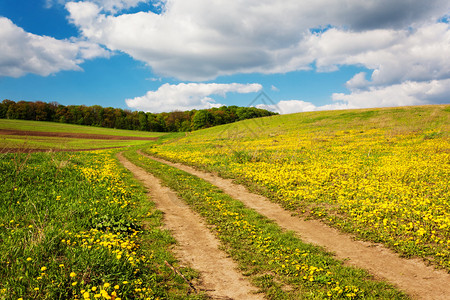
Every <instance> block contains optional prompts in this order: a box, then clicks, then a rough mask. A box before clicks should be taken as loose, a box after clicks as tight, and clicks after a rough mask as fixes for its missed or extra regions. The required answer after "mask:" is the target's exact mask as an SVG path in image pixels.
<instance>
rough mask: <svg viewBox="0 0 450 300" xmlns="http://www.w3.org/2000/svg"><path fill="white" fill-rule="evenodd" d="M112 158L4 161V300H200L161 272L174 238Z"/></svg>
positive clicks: (99, 154) (100, 154)
mask: <svg viewBox="0 0 450 300" xmlns="http://www.w3.org/2000/svg"><path fill="white" fill-rule="evenodd" d="M114 155H115V151H111V150H109V151H95V152H86V153H52V154H43V153H35V154H2V155H1V156H0V181H1V182H2V184H1V185H0V195H1V201H0V299H69V298H70V299H98V298H102V299H115V300H119V299H165V298H168V299H197V298H201V296H187V294H188V292H189V286H188V285H187V284H186V283H185V282H184V280H183V279H182V278H181V277H179V276H177V275H176V274H174V273H173V271H172V270H171V269H170V268H169V267H167V266H166V265H165V261H168V262H169V263H171V264H174V263H176V261H175V259H174V258H173V257H172V255H171V254H170V252H169V251H168V247H170V245H172V244H173V243H174V239H173V238H172V237H171V236H170V234H169V233H168V232H166V231H163V230H161V229H159V227H160V224H161V213H160V212H159V211H157V210H155V208H154V205H153V203H152V202H150V201H148V200H147V197H146V195H145V191H144V190H143V188H142V187H141V186H140V185H138V184H137V183H136V182H135V181H134V180H133V179H132V177H131V175H130V174H129V173H128V172H126V171H125V170H124V169H123V168H122V167H121V166H120V165H119V164H118V162H117V160H116V159H115V156H114ZM182 271H183V273H184V274H185V275H186V277H188V278H192V277H193V276H196V275H195V272H194V271H193V270H190V269H183V270H182Z"/></svg>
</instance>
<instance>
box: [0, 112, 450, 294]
mask: <svg viewBox="0 0 450 300" xmlns="http://www.w3.org/2000/svg"><path fill="white" fill-rule="evenodd" d="M66 126H67V127H66ZM449 127H450V106H449V105H436V106H422V107H404V108H386V109H366V110H347V111H326V112H311V113H301V114H292V115H279V116H271V117H266V118H259V119H252V120H246V121H242V122H238V123H233V124H228V125H224V126H217V127H213V128H209V129H205V130H199V131H195V132H192V133H189V134H185V133H181V134H180V133H178V134H176V133H175V134H161V133H145V132H133V131H124V130H114V129H102V128H95V127H86V126H76V125H67V124H58V123H46V122H30V121H14V120H0V129H10V128H14V129H21V130H37V131H43V132H58V131H60V132H65V130H67V131H66V132H73V133H91V134H101V135H118V136H134V137H136V136H138V137H159V139H158V140H157V141H145V140H141V141H137V140H131V139H130V140H93V139H83V138H58V137H36V136H29V137H25V136H2V137H0V138H1V139H2V147H1V148H5V147H7V148H16V149H19V150H23V149H27V148H28V149H30V148H42V149H63V150H69V149H71V150H75V149H92V148H97V147H102V146H103V145H108V146H109V147H122V148H119V149H110V150H96V151H85V152H47V153H3V154H2V153H0V180H1V182H2V185H1V186H0V194H1V195H2V196H1V199H2V201H0V279H1V280H0V299H2V300H3V299H115V300H120V299H204V298H206V296H205V295H204V294H203V293H202V292H200V293H198V294H192V293H191V289H190V286H189V285H188V283H187V282H186V279H187V280H189V281H195V280H197V279H198V278H199V274H198V272H197V271H195V266H192V268H189V267H184V266H182V265H183V264H182V263H180V262H179V261H177V259H176V258H175V257H174V255H173V254H172V252H171V248H172V247H173V245H174V244H175V240H174V239H173V237H172V236H171V235H170V233H169V232H167V231H166V230H164V229H162V225H163V216H162V213H161V212H160V211H158V210H156V209H155V205H154V203H153V202H152V201H149V200H148V196H147V194H146V191H145V190H144V188H143V187H142V185H141V184H140V183H139V182H137V181H136V180H134V179H133V178H132V174H130V173H129V172H128V171H126V170H125V169H124V168H123V167H122V166H121V165H120V163H119V162H118V160H117V158H116V154H117V153H118V152H120V151H125V152H124V154H125V156H126V157H127V158H128V159H129V160H131V161H132V162H133V163H135V164H136V165H139V166H141V167H142V168H144V169H145V170H146V171H147V172H149V173H153V174H154V175H155V176H157V177H159V178H160V179H161V180H162V182H163V183H164V184H166V185H168V186H169V187H170V188H172V189H173V190H175V191H176V192H177V193H178V195H179V196H180V198H182V199H183V200H184V201H185V202H186V203H188V205H189V206H190V207H191V208H192V209H193V210H195V211H197V212H198V213H199V214H200V215H201V216H202V217H203V218H204V219H205V220H206V222H207V223H208V224H209V227H210V229H211V230H212V231H213V232H214V233H215V235H216V236H217V237H218V239H219V240H220V241H221V247H222V248H223V249H224V250H225V251H226V252H227V253H228V254H229V255H230V257H232V258H233V259H234V260H235V261H236V262H237V263H238V265H239V268H240V271H241V272H242V273H243V274H244V275H246V276H248V277H249V278H250V280H251V282H252V283H253V284H254V285H255V286H256V287H258V288H259V291H260V293H262V294H263V295H264V296H265V297H266V298H268V299H406V298H407V296H406V295H404V294H403V293H402V292H400V291H398V290H396V289H395V288H393V287H392V286H390V285H389V284H387V283H383V282H381V281H379V280H376V279H374V278H373V277H372V276H371V275H369V274H368V273H367V272H366V271H364V270H360V269H356V268H351V267H349V266H347V265H346V264H345V263H343V262H342V261H338V260H336V259H335V258H333V255H332V254H330V253H327V252H326V251H324V250H323V249H322V248H320V247H315V246H312V245H310V244H306V243H304V242H302V241H301V240H300V239H299V238H298V237H297V236H295V234H293V233H291V232H285V231H283V230H282V229H281V228H280V227H279V226H278V225H277V224H275V223H274V222H272V221H270V220H268V219H267V218H265V217H263V216H261V215H259V214H257V213H256V212H255V211H253V210H251V209H248V208H246V207H245V206H244V205H243V204H242V203H241V202H239V201H237V200H235V199H232V198H231V197H230V196H228V195H226V194H225V193H223V192H222V191H221V190H219V189H218V188H217V187H215V186H214V185H211V184H209V183H207V182H206V181H204V180H201V179H199V178H198V177H195V176H192V175H190V174H188V173H186V172H183V171H181V170H178V169H176V168H173V167H170V166H168V165H165V164H162V163H159V162H156V161H154V160H151V159H149V158H148V157H145V156H142V155H140V154H138V152H137V150H138V149H142V151H144V152H146V153H149V154H151V155H155V156H160V157H163V158H166V159H169V160H172V161H177V162H182V163H185V164H189V165H193V166H196V167H198V168H200V169H204V170H208V171H214V172H217V173H219V174H220V175H221V176H223V177H229V178H233V179H235V180H236V181H237V182H240V183H243V184H245V185H247V186H248V187H249V189H251V190H252V191H255V192H258V193H260V194H263V195H265V196H267V197H269V198H270V199H271V200H272V201H274V202H277V203H280V204H281V205H282V206H283V207H284V208H285V209H287V210H290V211H292V212H293V213H295V214H298V215H299V216H301V217H305V218H317V219H320V220H322V221H323V222H325V223H327V224H329V225H331V226H334V227H336V228H338V229H340V230H342V231H345V232H349V233H351V234H353V235H354V236H355V237H357V238H360V239H364V240H370V241H374V242H379V243H382V244H384V245H386V246H387V247H389V248H391V249H393V250H395V251H397V252H398V253H400V254H402V255H404V256H407V257H421V258H423V259H424V260H426V261H428V262H430V263H432V264H433V265H434V266H435V267H436V268H443V269H445V270H447V271H450V230H449V227H450V202H449V199H450V191H449V187H448V186H449V184H448V178H450V141H449V132H450V131H449V129H450V128H449ZM6 143H8V146H6ZM102 143H105V144H102ZM100 145H102V146H100ZM125 146H126V147H125ZM130 146H133V147H130ZM105 147H107V146H105ZM150 200H151V199H150ZM170 266H174V267H175V268H176V270H178V271H179V273H176V272H174V270H173V269H172V268H170ZM179 274H184V276H185V278H182V277H181V276H179Z"/></svg>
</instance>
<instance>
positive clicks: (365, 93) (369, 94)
mask: <svg viewBox="0 0 450 300" xmlns="http://www.w3.org/2000/svg"><path fill="white" fill-rule="evenodd" d="M449 95H450V79H443V80H431V81H422V82H417V81H405V82H402V83H399V84H394V85H389V86H372V87H370V88H369V89H368V90H355V91H353V92H352V93H350V94H343V93H335V94H333V100H334V101H337V102H341V103H343V104H345V105H346V106H347V107H348V108H369V107H390V106H407V105H422V104H436V103H448V102H449V101H450V97H449Z"/></svg>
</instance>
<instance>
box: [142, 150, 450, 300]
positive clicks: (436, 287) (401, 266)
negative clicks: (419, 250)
mask: <svg viewBox="0 0 450 300" xmlns="http://www.w3.org/2000/svg"><path fill="white" fill-rule="evenodd" d="M138 153H139V154H140V155H144V156H147V157H149V158H151V159H154V160H156V161H158V162H161V163H165V164H167V165H170V166H173V167H176V168H178V169H181V170H183V171H185V172H188V173H191V174H192V175H195V176H197V177H200V178H202V179H204V180H206V181H208V182H210V183H211V184H214V185H215V186H217V187H219V188H220V189H222V190H223V191H224V192H225V193H227V194H228V195H230V196H231V197H233V198H234V199H237V200H240V201H242V202H243V203H244V204H245V205H246V206H247V207H249V208H252V209H254V210H255V211H257V212H258V213H260V214H262V215H264V216H266V217H268V218H269V219H271V220H273V221H275V222H276V223H277V224H278V225H279V226H280V227H282V228H284V229H286V230H291V231H294V232H295V233H296V234H298V235H299V236H300V237H301V239H302V240H303V241H305V242H309V243H312V244H315V245H318V246H322V247H324V248H325V249H327V250H328V251H330V252H333V253H334V254H335V255H336V257H337V258H338V259H340V260H344V261H346V262H347V263H349V264H350V265H353V266H356V267H359V268H362V269H365V270H367V271H369V272H370V273H371V274H372V275H374V276H375V277H376V278H381V279H384V280H387V281H388V282H390V283H392V284H394V285H396V286H397V287H398V288H399V289H400V290H402V291H404V292H406V293H407V294H408V295H410V296H411V297H412V298H413V299H426V300H432V299H433V300H441V299H442V300H447V299H450V274H448V273H447V272H445V271H444V270H436V269H434V268H433V267H432V266H427V265H425V263H424V262H423V261H422V260H420V259H405V258H401V257H400V256H399V255H398V254H397V253H395V252H393V251H391V250H390V249H387V248H385V247H384V246H382V245H380V244H374V243H370V242H364V241H357V240H354V239H353V238H352V237H351V236H350V235H348V234H343V233H340V232H339V231H338V230H336V229H334V228H331V227H329V226H327V225H325V224H323V223H322V222H320V221H317V220H308V221H306V220H303V219H301V218H299V217H295V216H292V215H291V212H289V211H287V210H285V209H283V208H282V207H281V206H280V205H278V204H276V203H273V202H270V201H269V200H268V199H267V198H265V197H263V196H261V195H257V194H254V193H251V192H249V191H248V190H247V189H246V188H245V187H244V186H243V185H239V184H235V183H233V182H232V180H231V179H223V178H221V177H219V176H216V175H214V174H212V173H208V172H203V171H199V170H196V169H194V168H192V167H189V166H186V165H183V164H179V163H172V162H169V161H166V160H163V159H160V158H156V157H152V156H150V155H147V154H145V153H143V152H141V151H138Z"/></svg>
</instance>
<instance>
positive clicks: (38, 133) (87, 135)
mask: <svg viewBox="0 0 450 300" xmlns="http://www.w3.org/2000/svg"><path fill="white" fill-rule="evenodd" d="M0 135H20V136H47V137H61V138H76V139H95V140H133V141H154V140H157V139H158V138H157V137H138V136H117V135H106V134H90V133H73V132H44V131H24V130H14V129H0Z"/></svg>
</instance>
